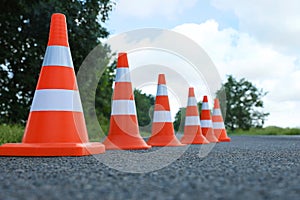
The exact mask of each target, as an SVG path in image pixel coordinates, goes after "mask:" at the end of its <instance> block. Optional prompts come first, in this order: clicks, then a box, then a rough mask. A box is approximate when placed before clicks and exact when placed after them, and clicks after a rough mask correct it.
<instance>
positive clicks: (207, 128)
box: [200, 96, 218, 142]
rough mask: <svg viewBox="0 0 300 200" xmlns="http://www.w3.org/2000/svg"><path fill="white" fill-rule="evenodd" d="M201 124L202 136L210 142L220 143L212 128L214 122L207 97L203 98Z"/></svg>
mask: <svg viewBox="0 0 300 200" xmlns="http://www.w3.org/2000/svg"><path fill="white" fill-rule="evenodd" d="M200 123H201V129H202V134H203V135H204V136H205V137H206V139H207V140H208V141H209V142H218V139H217V138H216V136H215V134H214V130H213V127H212V120H211V115H210V109H209V105H208V99H207V96H204V97H203V102H202V109H201V116H200Z"/></svg>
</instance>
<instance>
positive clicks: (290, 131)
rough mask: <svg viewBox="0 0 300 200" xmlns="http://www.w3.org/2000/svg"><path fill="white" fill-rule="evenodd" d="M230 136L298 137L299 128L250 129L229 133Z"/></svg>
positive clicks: (299, 133) (271, 127) (269, 127)
mask: <svg viewBox="0 0 300 200" xmlns="http://www.w3.org/2000/svg"><path fill="white" fill-rule="evenodd" d="M228 133H229V134H230V135H300V128H280V127H277V126H268V127H265V128H251V129H249V130H247V131H245V130H235V131H233V132H232V131H229V130H228Z"/></svg>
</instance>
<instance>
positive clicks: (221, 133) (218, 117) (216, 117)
mask: <svg viewBox="0 0 300 200" xmlns="http://www.w3.org/2000/svg"><path fill="white" fill-rule="evenodd" d="M212 123H213V129H214V132H215V135H216V136H218V139H219V141H220V142H230V138H229V137H228V136H227V133H226V129H225V125H224V121H223V117H222V113H221V109H220V103H219V99H215V101H214V109H213V116H212Z"/></svg>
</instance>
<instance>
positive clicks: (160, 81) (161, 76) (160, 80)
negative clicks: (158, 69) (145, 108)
mask: <svg viewBox="0 0 300 200" xmlns="http://www.w3.org/2000/svg"><path fill="white" fill-rule="evenodd" d="M158 84H159V85H161V84H166V78H165V74H159V75H158Z"/></svg>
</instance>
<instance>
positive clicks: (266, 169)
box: [0, 136, 300, 200]
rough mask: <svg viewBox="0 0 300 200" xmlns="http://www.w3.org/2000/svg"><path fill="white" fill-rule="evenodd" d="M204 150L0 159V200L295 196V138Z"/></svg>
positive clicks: (299, 165) (298, 194) (298, 180)
mask: <svg viewBox="0 0 300 200" xmlns="http://www.w3.org/2000/svg"><path fill="white" fill-rule="evenodd" d="M203 146H204V145H202V146H199V145H192V146H189V147H188V148H183V147H172V148H165V151H163V150H162V149H161V148H152V149H151V150H147V151H135V152H134V151H107V153H106V154H103V155H98V156H86V157H46V158H26V157H0V199H93V200H94V199H241V200H244V199H255V200H259V199H272V200H273V199H288V200H289V199H297V200H299V199H300V137H299V136H293V137H288V136H284V137H283V136H282V137H278V136H256V137H254V136H253V137H252V136H251V137H250V136H234V137H232V142H230V143H219V144H217V145H215V146H214V147H212V146H210V149H209V148H206V147H205V148H203ZM166 149H167V150H166ZM181 154H183V155H182V156H180V155H181ZM103 163H104V164H103ZM164 166H165V167H164ZM161 167H163V168H162V169H158V168H161ZM155 169H156V170H155ZM151 170H155V171H151ZM126 171H127V172H126ZM128 171H130V172H128Z"/></svg>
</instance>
